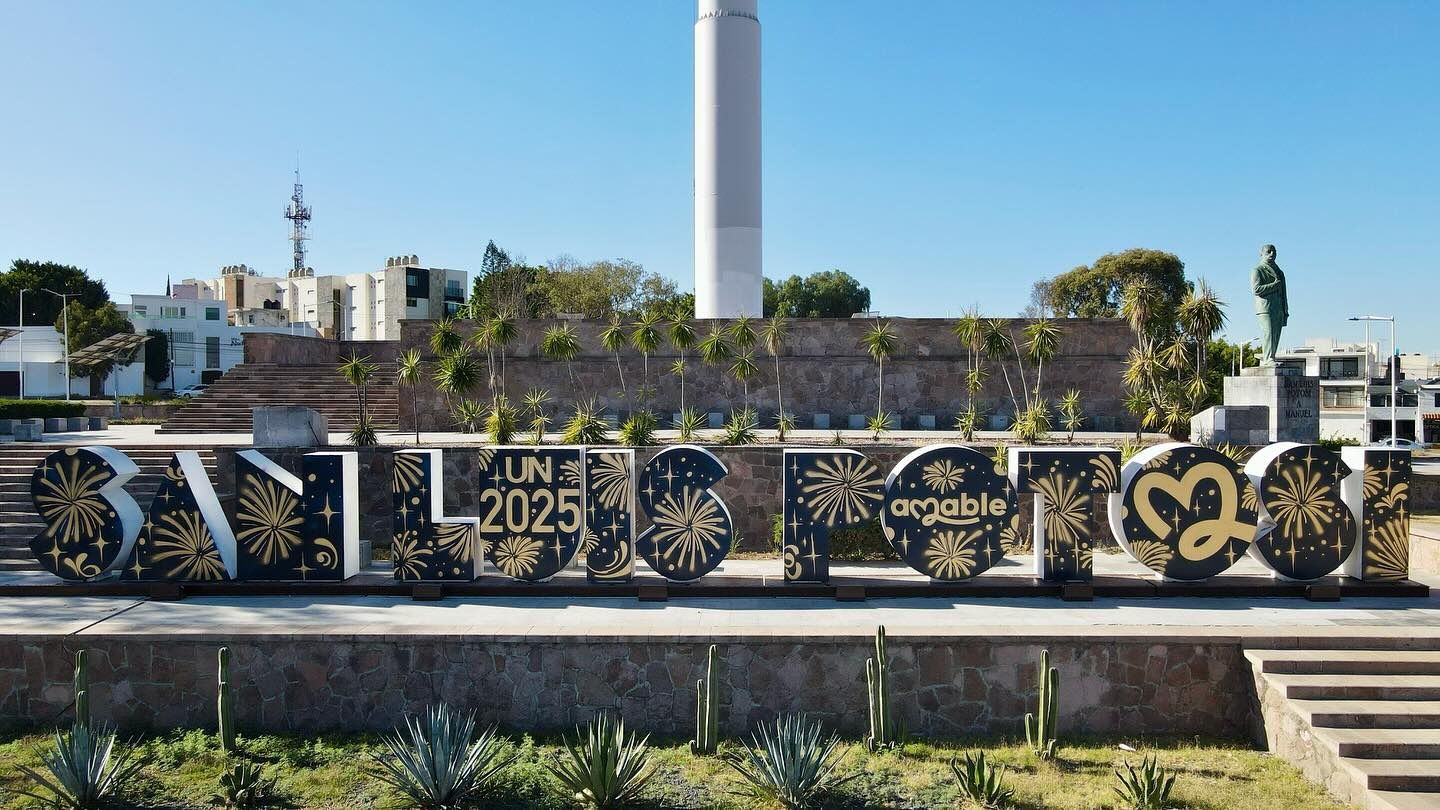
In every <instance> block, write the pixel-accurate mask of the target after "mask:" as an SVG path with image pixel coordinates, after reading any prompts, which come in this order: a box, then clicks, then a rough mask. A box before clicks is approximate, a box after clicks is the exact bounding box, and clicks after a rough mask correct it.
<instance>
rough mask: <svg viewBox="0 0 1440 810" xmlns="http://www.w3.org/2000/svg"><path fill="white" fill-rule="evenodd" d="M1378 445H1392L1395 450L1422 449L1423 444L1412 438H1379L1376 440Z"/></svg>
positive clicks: (1423, 447)
mask: <svg viewBox="0 0 1440 810" xmlns="http://www.w3.org/2000/svg"><path fill="white" fill-rule="evenodd" d="M1376 446H1378V447H1394V448H1396V449H1397V450H1424V449H1425V444H1424V443H1423V442H1417V441H1415V440H1413V439H1381V440H1380V441H1379V442H1376Z"/></svg>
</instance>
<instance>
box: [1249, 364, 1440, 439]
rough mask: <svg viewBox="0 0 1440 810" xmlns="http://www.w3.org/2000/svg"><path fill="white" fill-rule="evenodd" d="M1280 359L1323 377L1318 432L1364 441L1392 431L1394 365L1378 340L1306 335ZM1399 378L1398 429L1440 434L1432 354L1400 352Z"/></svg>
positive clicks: (1408, 434)
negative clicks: (1367, 341)
mask: <svg viewBox="0 0 1440 810" xmlns="http://www.w3.org/2000/svg"><path fill="white" fill-rule="evenodd" d="M1276 359H1277V360H1279V361H1280V363H1281V364H1282V365H1290V366H1296V367H1299V368H1302V369H1303V370H1304V373H1305V375H1306V376H1310V377H1319V378H1320V437H1321V438H1325V439H1329V438H1339V439H1351V440H1354V441H1357V442H1360V443H1362V444H1368V443H1372V442H1377V441H1380V440H1381V439H1384V438H1386V437H1388V436H1389V435H1390V424H1391V412H1390V390H1391V386H1390V371H1391V369H1390V367H1389V364H1387V362H1386V359H1385V358H1382V357H1380V347H1379V344H1377V343H1371V344H1370V345H1368V346H1366V345H1364V344H1361V343H1347V344H1342V343H1338V342H1336V341H1335V340H1334V339H1332V338H1308V339H1306V341H1305V344H1304V345H1302V346H1297V347H1295V348H1292V349H1290V350H1289V351H1282V352H1280V353H1279V354H1278V355H1277V358H1276ZM1398 360H1399V362H1398V366H1399V370H1400V374H1399V378H1398V379H1397V380H1396V383H1395V391H1396V403H1395V404H1396V408H1395V413H1394V420H1395V432H1396V433H1397V434H1398V435H1399V436H1400V437H1401V438H1405V439H1416V438H1419V439H1420V440H1421V441H1426V442H1431V441H1435V440H1436V439H1435V438H1423V437H1426V436H1432V437H1436V438H1440V380H1437V379H1436V378H1437V377H1440V374H1437V373H1436V372H1437V370H1440V369H1437V368H1436V365H1435V363H1434V359H1433V358H1432V357H1429V356H1427V355H1422V354H1402V355H1400V356H1399V358H1398Z"/></svg>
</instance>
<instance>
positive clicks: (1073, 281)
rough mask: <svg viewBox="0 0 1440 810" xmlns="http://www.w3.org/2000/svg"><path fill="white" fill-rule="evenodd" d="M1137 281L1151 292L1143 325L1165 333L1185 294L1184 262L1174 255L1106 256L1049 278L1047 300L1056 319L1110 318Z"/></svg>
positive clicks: (1133, 251)
mask: <svg viewBox="0 0 1440 810" xmlns="http://www.w3.org/2000/svg"><path fill="white" fill-rule="evenodd" d="M1141 279H1143V280H1145V281H1146V282H1147V283H1148V284H1150V285H1151V286H1150V288H1149V289H1150V290H1151V291H1152V292H1151V295H1150V296H1149V297H1150V302H1149V303H1150V310H1149V312H1147V316H1148V317H1147V318H1146V322H1147V324H1149V325H1150V326H1151V327H1152V328H1155V329H1157V330H1160V331H1168V329H1169V327H1170V326H1171V325H1172V324H1174V322H1175V316H1176V312H1177V311H1178V309H1179V307H1180V302H1181V301H1182V300H1183V299H1184V297H1185V293H1186V292H1187V291H1188V290H1189V285H1188V283H1187V282H1186V281H1185V263H1184V262H1182V261H1180V257H1179V256H1176V255H1175V254H1174V253H1166V252H1165V251H1161V250H1150V249H1147V248H1132V249H1130V250H1126V251H1123V252H1120V253H1107V254H1106V255H1104V256H1101V257H1100V258H1098V259H1096V260H1095V262H1094V263H1093V264H1090V265H1081V266H1080V267H1077V268H1075V269H1074V270H1071V271H1069V272H1067V273H1061V274H1060V275H1058V276H1055V277H1054V278H1052V279H1050V280H1049V282H1048V292H1047V297H1048V302H1049V304H1050V306H1052V307H1053V308H1054V310H1055V314H1056V315H1057V316H1058V317H1075V318H1115V317H1118V316H1120V315H1121V310H1122V308H1123V305H1124V296H1125V290H1126V288H1127V287H1129V286H1130V285H1131V284H1133V283H1134V282H1136V281H1138V280H1141Z"/></svg>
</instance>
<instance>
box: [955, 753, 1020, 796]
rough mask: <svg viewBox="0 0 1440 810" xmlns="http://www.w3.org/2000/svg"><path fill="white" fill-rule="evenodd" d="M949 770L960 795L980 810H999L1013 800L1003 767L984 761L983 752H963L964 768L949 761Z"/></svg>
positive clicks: (1012, 791)
mask: <svg viewBox="0 0 1440 810" xmlns="http://www.w3.org/2000/svg"><path fill="white" fill-rule="evenodd" d="M950 770H952V771H954V772H955V781H956V783H957V784H958V785H959V788H960V794H961V795H962V796H964V797H965V798H966V799H969V800H970V801H971V803H973V804H975V805H977V806H979V807H980V808H981V809H982V810H999V808H1001V807H1004V806H1005V805H1007V804H1009V803H1010V802H1011V800H1013V799H1014V798H1015V790H1014V789H1013V788H1011V787H1009V786H1008V785H1006V784H1005V766H1003V765H996V764H995V763H993V762H986V761H985V752H984V751H976V752H974V753H973V754H972V753H970V752H968V751H967V752H965V754H964V767H961V763H960V762H959V761H957V760H954V759H952V760H950Z"/></svg>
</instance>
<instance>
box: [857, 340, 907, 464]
mask: <svg viewBox="0 0 1440 810" xmlns="http://www.w3.org/2000/svg"><path fill="white" fill-rule="evenodd" d="M860 345H861V346H863V347H865V351H866V352H867V353H868V354H869V355H870V357H871V359H873V360H874V361H875V367H876V368H877V369H878V370H879V378H880V385H879V388H878V389H877V391H876V394H875V416H876V419H877V420H879V427H880V430H884V426H885V418H886V416H887V414H886V413H885V361H886V360H889V359H890V357H891V356H893V355H894V354H895V350H896V349H897V348H898V347H899V345H900V339H899V337H897V336H896V334H895V330H894V329H891V328H890V324H888V323H885V322H884V321H876V322H875V325H874V326H872V327H870V328H869V329H867V330H866V331H865V334H863V335H861V336H860ZM875 427H876V424H875V423H874V422H872V423H871V424H870V430H871V432H872V433H873V434H874V435H875V438H877V439H878V438H880V433H879V432H878V431H877V430H875Z"/></svg>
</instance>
